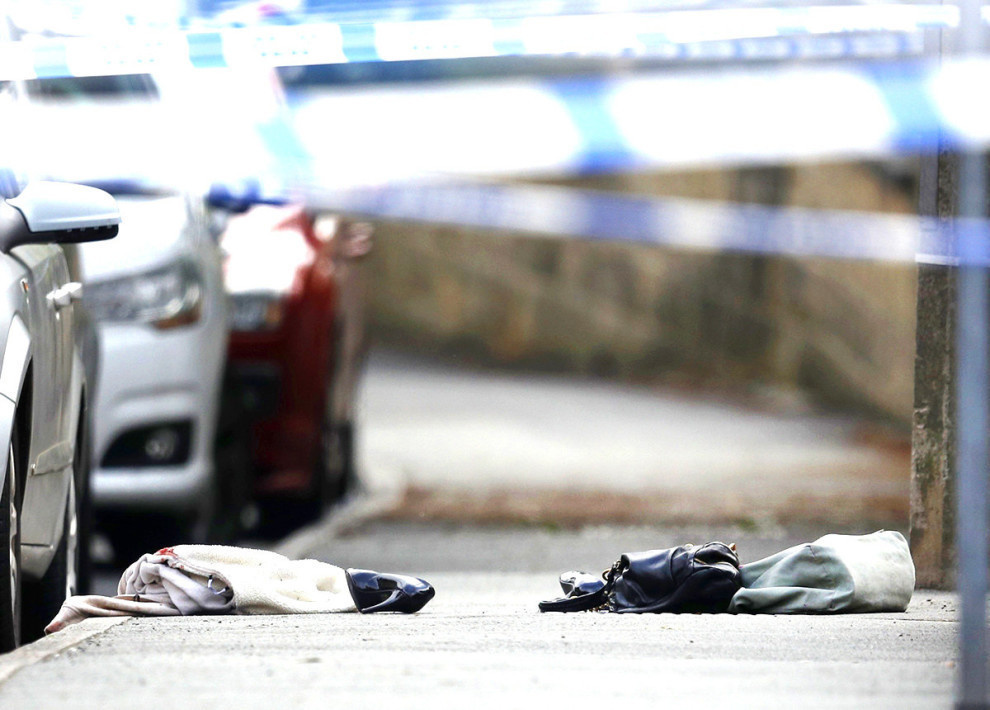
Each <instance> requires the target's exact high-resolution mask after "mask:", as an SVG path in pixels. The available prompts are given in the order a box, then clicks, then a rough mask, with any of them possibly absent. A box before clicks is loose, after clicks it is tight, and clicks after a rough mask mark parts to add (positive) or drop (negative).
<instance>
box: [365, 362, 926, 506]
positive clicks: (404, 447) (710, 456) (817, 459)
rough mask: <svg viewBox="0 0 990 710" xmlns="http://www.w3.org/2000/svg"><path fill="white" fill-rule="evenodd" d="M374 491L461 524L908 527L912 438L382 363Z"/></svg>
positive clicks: (633, 390) (742, 405)
mask: <svg viewBox="0 0 990 710" xmlns="http://www.w3.org/2000/svg"><path fill="white" fill-rule="evenodd" d="M358 405H359V406H358V415H359V424H360V426H359V427H358V434H359V438H358V454H359V463H360V467H361V470H362V472H363V475H364V476H365V479H366V482H367V484H368V485H369V486H370V487H371V488H373V489H376V490H386V491H395V490H404V491H407V492H411V493H412V495H407V500H406V501H405V502H404V504H405V508H406V513H407V514H408V515H412V516H425V517H432V518H436V519H461V520H466V521H476V520H479V519H480V520H488V521H493V522H496V521H502V522H504V521H517V520H551V521H552V520H568V521H569V522H572V523H582V522H584V523H586V522H604V523H607V522H611V521H615V520H616V519H622V520H624V521H625V522H644V523H677V524H683V523H684V522H688V521H697V520H704V521H705V522H718V521H732V520H751V521H756V522H765V521H784V522H801V521H805V520H808V519H812V520H815V521H819V522H826V523H832V524H835V523H837V522H841V523H843V524H853V525H855V524H857V523H858V522H860V521H863V520H872V521H873V522H874V523H877V524H880V523H882V524H885V525H896V524H898V523H899V522H901V523H902V524H906V521H907V515H908V495H909V485H910V459H909V454H910V450H909V446H908V440H907V437H906V435H903V436H901V435H897V436H891V437H886V436H880V437H877V436H876V435H875V434H876V430H875V429H871V428H870V427H869V426H868V425H866V424H865V423H864V422H863V421H862V420H861V419H857V418H856V417H852V416H849V415H838V414H835V413H828V412H823V411H818V410H816V409H815V408H814V407H812V406H810V405H809V404H808V403H807V402H804V401H802V400H800V398H794V397H792V396H790V395H788V394H787V393H779V392H778V393H764V394H763V395H757V396H750V397H746V398H743V397H738V396H734V397H730V396H727V395H726V394H724V393H723V394H712V393H700V392H691V391H684V390H674V389H671V388H658V387H646V386H632V385H624V384H616V383H612V382H606V381H603V380H595V379H581V378H570V377H563V376H552V375H535V374H525V373H518V372H490V371H479V370H473V369H470V368H468V367H464V366H453V365H449V364H446V365H445V364H438V363H435V362H431V361H426V360H422V359H416V358H411V357H407V356H402V355H399V354H396V353H390V352H379V353H373V354H372V357H371V358H370V362H369V364H368V367H367V371H366V376H365V378H364V380H363V383H362V386H361V388H360V393H359V401H358Z"/></svg>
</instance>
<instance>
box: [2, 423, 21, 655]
mask: <svg viewBox="0 0 990 710" xmlns="http://www.w3.org/2000/svg"><path fill="white" fill-rule="evenodd" d="M15 440H16V434H12V435H11V444H10V446H9V447H8V449H7V476H6V478H5V479H4V482H3V493H2V494H0V540H5V541H6V543H7V553H6V554H4V555H0V652H6V651H11V650H13V649H15V648H17V647H18V646H19V645H20V641H21V598H22V595H21V526H20V519H19V516H18V509H17V465H16V461H17V457H16V455H15V447H14V443H13V442H14V441H15Z"/></svg>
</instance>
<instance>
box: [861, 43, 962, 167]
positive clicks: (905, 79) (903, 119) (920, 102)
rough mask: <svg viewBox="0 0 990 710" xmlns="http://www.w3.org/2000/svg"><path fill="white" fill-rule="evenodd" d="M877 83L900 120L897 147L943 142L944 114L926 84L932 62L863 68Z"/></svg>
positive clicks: (924, 147) (914, 147)
mask: <svg viewBox="0 0 990 710" xmlns="http://www.w3.org/2000/svg"><path fill="white" fill-rule="evenodd" d="M862 71H864V72H866V73H867V75H868V76H869V77H870V79H871V81H872V82H873V84H874V85H875V86H876V88H877V91H878V93H879V94H880V96H881V97H882V98H883V100H884V102H885V104H886V106H887V108H888V110H889V111H890V113H891V116H892V117H893V118H894V122H895V123H896V129H895V131H896V132H895V134H894V148H895V149H897V150H900V151H916V150H931V149H932V148H933V147H934V146H936V145H938V144H939V137H940V133H941V124H942V120H941V116H940V115H939V112H938V110H937V109H936V107H935V103H934V100H933V98H932V96H931V94H930V92H928V91H924V90H919V88H921V87H924V86H925V83H926V80H927V79H929V78H930V76H931V65H923V64H920V63H915V62H911V63H903V64H897V65H884V66H879V65H877V66H872V67H871V66H866V67H863V68H862Z"/></svg>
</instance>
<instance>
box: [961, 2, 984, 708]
mask: <svg viewBox="0 0 990 710" xmlns="http://www.w3.org/2000/svg"><path fill="white" fill-rule="evenodd" d="M981 5H982V3H981V0H960V25H959V44H958V49H959V51H960V53H961V54H964V55H976V54H979V53H980V52H981V50H982V48H983V36H982V35H983V22H982V19H981V17H980V10H981ZM959 177H960V180H959V217H960V221H959V222H958V223H957V224H959V225H960V226H959V227H958V229H959V230H960V236H961V237H962V239H961V242H960V243H961V244H963V245H965V244H969V243H972V241H971V240H972V239H973V237H974V236H975V234H973V233H972V232H970V230H971V225H972V223H973V222H975V221H976V220H982V219H983V218H984V217H985V214H984V212H985V200H986V163H985V162H984V156H983V155H982V153H980V152H978V151H976V150H973V151H968V152H966V153H965V154H964V155H962V158H961V164H960V170H959ZM967 232H970V233H967ZM966 252H967V250H966V249H965V248H963V249H962V250H961V256H962V257H963V258H964V261H963V265H962V266H961V267H960V269H959V284H958V286H959V294H958V299H959V302H958V303H959V311H958V320H957V330H956V346H957V350H956V352H957V357H958V373H957V376H956V383H957V384H956V387H957V402H958V405H959V409H958V413H957V418H956V421H957V422H958V423H959V430H958V431H959V438H958V446H959V449H958V456H957V458H956V466H957V472H956V482H957V487H956V496H957V497H956V500H957V505H956V550H957V551H958V555H959V558H958V559H959V562H958V565H957V569H958V585H959V596H960V600H961V613H960V625H959V626H960V628H959V652H960V664H959V687H958V699H957V701H956V707H957V708H960V709H962V708H965V709H966V710H969V709H970V708H988V707H990V705H988V704H987V633H986V596H987V564H988V545H987V464H988V450H987V449H988V445H987V437H988V433H990V428H988V423H990V406H988V396H990V394H988V391H987V379H988V375H990V372H988V366H990V353H988V339H987V328H988V326H990V319H988V317H990V309H988V286H990V283H988V279H987V270H986V269H985V268H983V267H979V266H969V265H966V263H965V257H966V256H967V254H966Z"/></svg>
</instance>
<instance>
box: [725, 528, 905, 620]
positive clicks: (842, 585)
mask: <svg viewBox="0 0 990 710" xmlns="http://www.w3.org/2000/svg"><path fill="white" fill-rule="evenodd" d="M740 571H741V572H742V588H741V589H740V590H739V591H738V592H736V594H735V596H733V597H732V602H731V603H730V605H729V611H730V612H734V613H761V614H835V613H848V612H867V611H904V610H905V609H907V606H908V604H909V603H910V602H911V595H912V593H913V592H914V562H913V561H912V559H911V550H910V549H909V547H908V544H907V540H905V539H904V536H903V535H901V534H900V533H899V532H895V531H891V530H880V531H878V532H875V533H872V534H870V535H825V536H824V537H820V538H818V539H817V540H815V541H814V542H811V543H807V544H804V545H797V546H795V547H791V548H788V549H786V550H784V551H782V552H778V553H777V554H775V555H771V556H770V557H767V558H764V559H762V560H759V561H757V562H752V563H750V564H746V565H742V566H741V567H740Z"/></svg>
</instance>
